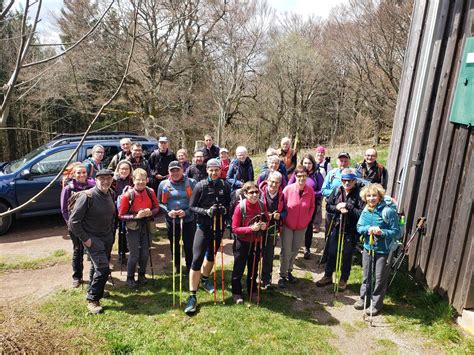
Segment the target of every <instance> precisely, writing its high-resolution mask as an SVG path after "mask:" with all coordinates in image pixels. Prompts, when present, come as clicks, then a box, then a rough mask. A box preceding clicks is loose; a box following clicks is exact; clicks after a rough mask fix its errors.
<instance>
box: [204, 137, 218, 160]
mask: <svg viewBox="0 0 474 355" xmlns="http://www.w3.org/2000/svg"><path fill="white" fill-rule="evenodd" d="M201 151H202V154H203V155H204V164H206V163H207V161H208V160H209V159H217V158H219V152H220V148H219V147H218V146H217V145H215V144H214V138H213V137H212V136H211V135H210V134H206V135H205V136H204V148H202V149H201Z"/></svg>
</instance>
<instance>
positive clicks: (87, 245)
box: [84, 238, 92, 248]
mask: <svg viewBox="0 0 474 355" xmlns="http://www.w3.org/2000/svg"><path fill="white" fill-rule="evenodd" d="M91 245H92V240H91V239H90V238H89V239H87V240H86V241H85V242H84V246H85V247H87V248H90V247H91Z"/></svg>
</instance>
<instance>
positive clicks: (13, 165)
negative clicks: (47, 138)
mask: <svg viewBox="0 0 474 355" xmlns="http://www.w3.org/2000/svg"><path fill="white" fill-rule="evenodd" d="M47 148H48V147H47V146H45V145H42V146H41V147H39V148H36V149H35V150H33V151H32V152H29V153H28V154H26V155H25V156H24V157H23V158H20V159H17V160H13V161H11V162H10V163H8V164H7V165H6V166H5V167H4V171H5V173H6V174H9V173H12V172H14V171H17V170H18V169H20V168H21V167H22V166H23V165H24V164H25V163H26V162H28V161H30V160H31V159H33V158H34V157H36V156H38V155H40V154H41V153H42V152H44V151H45V150H46V149H47Z"/></svg>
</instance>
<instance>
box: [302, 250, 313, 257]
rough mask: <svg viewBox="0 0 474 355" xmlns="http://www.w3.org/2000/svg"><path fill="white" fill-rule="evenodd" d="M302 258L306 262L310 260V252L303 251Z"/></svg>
mask: <svg viewBox="0 0 474 355" xmlns="http://www.w3.org/2000/svg"><path fill="white" fill-rule="evenodd" d="M303 257H304V258H305V259H306V260H309V259H311V252H310V251H309V249H306V250H305V252H304V256H303Z"/></svg>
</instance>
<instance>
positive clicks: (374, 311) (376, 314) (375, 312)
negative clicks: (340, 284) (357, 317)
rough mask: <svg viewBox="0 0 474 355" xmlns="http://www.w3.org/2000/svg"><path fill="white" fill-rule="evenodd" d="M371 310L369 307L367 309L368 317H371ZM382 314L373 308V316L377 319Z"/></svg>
mask: <svg viewBox="0 0 474 355" xmlns="http://www.w3.org/2000/svg"><path fill="white" fill-rule="evenodd" d="M370 308H371V307H367V308H366V309H365V314H367V315H368V316H370ZM379 313H380V310H379V309H375V308H372V316H373V317H375V316H378V315H379Z"/></svg>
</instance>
